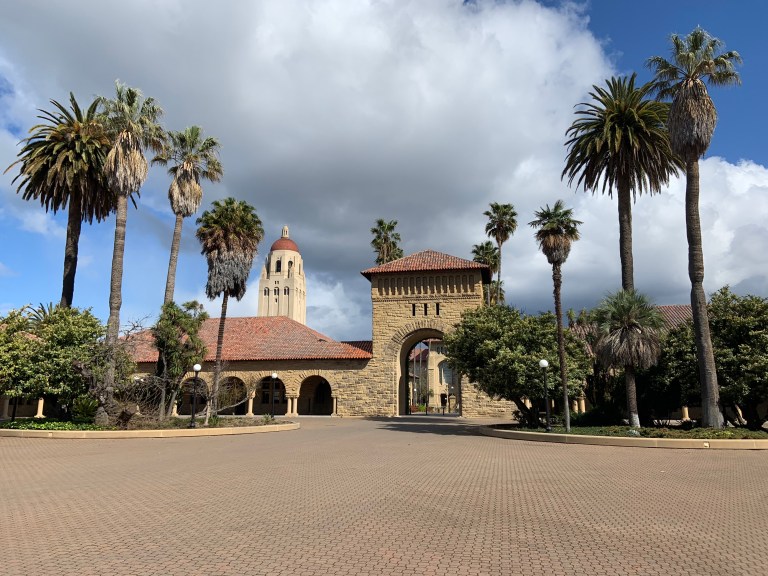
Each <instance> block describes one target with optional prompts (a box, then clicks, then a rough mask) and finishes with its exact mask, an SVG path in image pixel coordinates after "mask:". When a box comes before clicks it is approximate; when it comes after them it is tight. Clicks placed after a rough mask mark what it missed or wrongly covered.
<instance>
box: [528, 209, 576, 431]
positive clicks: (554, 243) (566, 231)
mask: <svg viewBox="0 0 768 576" xmlns="http://www.w3.org/2000/svg"><path fill="white" fill-rule="evenodd" d="M535 215H536V219H535V220H533V221H532V222H529V223H528V225H529V226H531V227H532V228H536V234H535V237H536V241H537V242H538V243H539V248H540V249H541V251H542V252H543V253H544V255H545V256H546V257H547V262H549V263H550V264H551V265H552V284H553V285H554V290H553V294H554V296H555V317H556V318H557V354H558V359H559V361H560V381H561V383H562V385H563V411H564V413H565V431H566V432H570V431H571V409H570V406H569V405H568V375H567V371H566V367H565V335H564V334H563V307H562V304H561V302H560V288H561V286H562V283H563V274H562V266H563V264H564V263H565V261H566V260H567V259H568V255H569V254H570V253H571V245H572V244H573V243H574V242H576V241H577V240H578V239H579V226H580V225H581V222H580V221H579V220H575V219H574V218H573V210H571V209H570V208H566V207H565V205H564V204H563V201H562V200H558V201H557V202H555V205H554V206H552V208H550V207H549V204H547V206H546V207H545V208H540V209H539V210H538V211H537V212H535Z"/></svg>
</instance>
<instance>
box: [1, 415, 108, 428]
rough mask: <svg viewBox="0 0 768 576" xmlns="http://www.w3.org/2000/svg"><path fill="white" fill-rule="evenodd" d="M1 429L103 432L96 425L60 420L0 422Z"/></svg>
mask: <svg viewBox="0 0 768 576" xmlns="http://www.w3.org/2000/svg"><path fill="white" fill-rule="evenodd" d="M0 428H6V429H9V430H101V427H99V426H96V425H95V424H82V423H77V422H62V421H60V420H45V419H42V420H32V419H26V418H25V419H23V420H14V421H12V422H0Z"/></svg>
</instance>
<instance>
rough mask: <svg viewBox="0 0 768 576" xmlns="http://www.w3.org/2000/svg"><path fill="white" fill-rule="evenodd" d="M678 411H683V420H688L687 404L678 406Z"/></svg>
mask: <svg viewBox="0 0 768 576" xmlns="http://www.w3.org/2000/svg"><path fill="white" fill-rule="evenodd" d="M680 411H681V412H682V413H683V420H690V418H689V417H688V406H683V407H682V408H680Z"/></svg>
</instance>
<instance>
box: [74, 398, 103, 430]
mask: <svg viewBox="0 0 768 576" xmlns="http://www.w3.org/2000/svg"><path fill="white" fill-rule="evenodd" d="M98 407H99V402H98V401H97V400H96V399H95V398H93V397H91V396H78V397H77V398H75V401H74V402H73V403H72V422H75V423H76V424H93V419H94V417H95V416H96V410H97V409H98Z"/></svg>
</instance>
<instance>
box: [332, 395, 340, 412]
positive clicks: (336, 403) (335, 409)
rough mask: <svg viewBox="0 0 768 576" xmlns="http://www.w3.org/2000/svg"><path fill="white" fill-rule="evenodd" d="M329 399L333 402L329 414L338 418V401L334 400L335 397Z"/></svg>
mask: <svg viewBox="0 0 768 576" xmlns="http://www.w3.org/2000/svg"><path fill="white" fill-rule="evenodd" d="M331 399H332V400H333V412H331V416H338V415H339V399H338V398H336V396H331Z"/></svg>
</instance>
